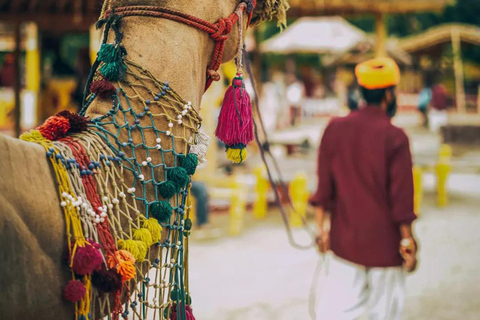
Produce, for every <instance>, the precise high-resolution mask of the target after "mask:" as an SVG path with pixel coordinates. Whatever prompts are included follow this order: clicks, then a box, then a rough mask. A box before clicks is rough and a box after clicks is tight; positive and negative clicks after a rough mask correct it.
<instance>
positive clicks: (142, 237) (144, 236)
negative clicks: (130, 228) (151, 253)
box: [133, 228, 153, 247]
mask: <svg viewBox="0 0 480 320" xmlns="http://www.w3.org/2000/svg"><path fill="white" fill-rule="evenodd" d="M133 239H135V240H138V241H143V242H144V243H145V244H146V245H147V247H150V246H151V245H152V244H153V240H152V234H151V233H150V231H149V230H148V229H145V228H141V229H137V230H135V231H134V232H133Z"/></svg>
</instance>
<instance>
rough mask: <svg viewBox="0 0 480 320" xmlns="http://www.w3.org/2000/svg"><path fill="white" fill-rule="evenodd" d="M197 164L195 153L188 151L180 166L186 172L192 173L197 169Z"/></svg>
mask: <svg viewBox="0 0 480 320" xmlns="http://www.w3.org/2000/svg"><path fill="white" fill-rule="evenodd" d="M197 166H198V158H197V155H195V154H193V153H189V154H187V155H186V156H185V157H183V158H182V168H184V169H185V170H186V171H187V174H189V175H193V174H194V173H195V171H196V170H197Z"/></svg>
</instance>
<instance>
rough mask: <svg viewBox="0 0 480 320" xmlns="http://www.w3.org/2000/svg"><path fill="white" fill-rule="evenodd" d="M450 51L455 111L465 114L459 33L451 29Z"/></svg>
mask: <svg viewBox="0 0 480 320" xmlns="http://www.w3.org/2000/svg"><path fill="white" fill-rule="evenodd" d="M451 36H452V49H453V70H454V72H455V97H456V102H457V111H458V112H459V113H466V112H467V110H466V101H465V100H466V99H465V85H464V75H463V62H462V52H461V40H460V31H459V30H458V29H456V28H452V34H451Z"/></svg>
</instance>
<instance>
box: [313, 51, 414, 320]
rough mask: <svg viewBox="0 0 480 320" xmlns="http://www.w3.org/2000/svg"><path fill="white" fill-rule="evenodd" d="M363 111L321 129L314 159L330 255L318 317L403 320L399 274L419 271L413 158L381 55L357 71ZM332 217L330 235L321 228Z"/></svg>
mask: <svg viewBox="0 0 480 320" xmlns="http://www.w3.org/2000/svg"><path fill="white" fill-rule="evenodd" d="M355 74H356V77H357V81H358V84H359V86H360V90H361V92H362V95H363V98H364V100H365V101H366V103H367V104H366V107H364V108H362V109H360V110H358V111H356V112H352V113H351V114H350V115H348V116H346V117H343V118H337V119H334V120H332V121H331V122H330V124H329V125H328V127H327V128H326V129H325V132H324V135H323V138H322V142H321V145H320V149H319V155H318V188H317V191H316V192H315V194H313V196H312V197H311V199H310V202H311V204H312V205H314V206H315V207H317V219H318V223H319V226H320V229H319V230H320V232H319V235H318V237H317V245H318V246H319V249H320V251H321V252H326V251H328V250H331V251H332V252H333V253H332V255H331V256H329V259H327V263H326V266H325V279H324V281H323V282H322V284H321V291H322V292H321V294H320V297H319V303H318V307H317V319H322V320H353V319H357V318H359V317H361V316H365V315H366V316H367V318H368V319H378V320H397V319H401V316H402V311H403V305H404V295H405V293H404V272H405V270H406V271H413V270H414V269H415V266H416V243H415V240H414V239H413V235H412V231H411V223H412V221H413V220H414V219H415V218H416V216H415V214H414V212H413V178H412V160H411V155H410V149H409V142H408V138H407V136H406V134H405V133H404V132H403V130H402V129H399V128H397V127H395V126H393V125H392V124H391V121H390V118H391V117H393V116H394V114H395V112H396V97H395V87H396V85H397V84H398V82H399V80H400V71H399V68H398V66H397V65H396V63H395V62H394V61H393V60H391V59H389V58H379V59H373V60H369V61H366V62H364V63H361V64H359V65H358V66H357V67H356V69H355ZM327 214H330V216H331V218H330V230H327V228H324V220H325V215H327Z"/></svg>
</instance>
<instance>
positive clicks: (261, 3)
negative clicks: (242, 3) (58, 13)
mask: <svg viewBox="0 0 480 320" xmlns="http://www.w3.org/2000/svg"><path fill="white" fill-rule="evenodd" d="M288 9H290V5H289V4H288V1H287V0H257V5H256V7H255V9H254V10H253V15H252V22H251V25H257V24H259V23H262V22H264V21H271V20H277V26H278V27H279V28H280V29H283V28H285V27H286V26H287V10H288Z"/></svg>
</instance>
